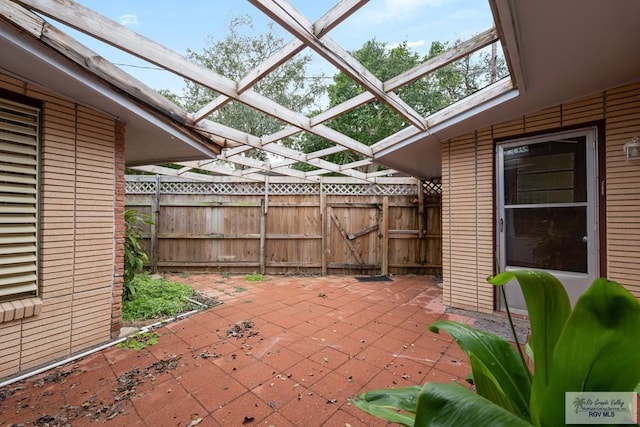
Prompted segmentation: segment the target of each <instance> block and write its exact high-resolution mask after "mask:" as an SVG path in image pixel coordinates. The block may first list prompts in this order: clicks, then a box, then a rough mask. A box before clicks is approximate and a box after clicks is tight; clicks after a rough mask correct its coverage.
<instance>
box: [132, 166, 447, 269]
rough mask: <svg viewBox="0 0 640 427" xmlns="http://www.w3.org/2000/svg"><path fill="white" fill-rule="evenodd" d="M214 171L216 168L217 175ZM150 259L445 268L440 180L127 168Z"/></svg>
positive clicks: (188, 265)
mask: <svg viewBox="0 0 640 427" xmlns="http://www.w3.org/2000/svg"><path fill="white" fill-rule="evenodd" d="M212 178H213V177H212ZM126 205H127V209H135V210H138V211H139V212H141V213H144V214H148V215H150V216H151V218H152V220H153V225H152V226H150V227H148V229H147V230H146V233H145V235H144V244H145V247H146V249H147V253H148V254H149V259H150V264H151V268H152V269H153V270H156V269H159V270H162V271H220V272H230V273H243V274H245V273H252V272H261V273H263V274H285V273H295V274H323V275H327V274H362V275H375V274H409V273H415V274H440V273H441V271H442V235H441V213H440V210H441V201H440V184H439V182H433V181H432V182H428V183H423V182H419V181H417V180H413V179H407V180H405V181H404V182H403V183H400V184H398V183H394V184H375V185H372V184H354V183H340V182H323V183H301V182H278V181H276V182H269V183H262V182H239V181H236V182H234V181H231V180H230V179H229V178H224V179H222V178H221V179H220V182H215V181H213V182H202V181H190V180H184V179H176V178H173V177H164V176H162V177H161V176H140V175H131V176H127V198H126Z"/></svg>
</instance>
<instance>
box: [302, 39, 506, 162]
mask: <svg viewBox="0 0 640 427" xmlns="http://www.w3.org/2000/svg"><path fill="white" fill-rule="evenodd" d="M457 43H459V42H456V44H457ZM449 48H450V46H449V44H448V43H442V42H438V41H436V42H433V43H432V44H431V47H430V49H429V52H428V54H427V55H425V56H424V57H420V55H419V54H418V53H417V52H415V51H412V50H411V49H410V48H409V47H408V45H407V43H403V44H400V45H398V46H396V47H392V48H391V47H389V46H388V45H387V44H385V43H382V42H379V41H377V40H375V39H373V40H370V41H367V42H366V43H365V44H364V46H363V47H362V48H360V49H358V50H356V51H354V52H352V53H351V55H352V56H353V57H354V58H355V59H357V60H358V61H359V62H360V63H361V64H362V65H363V66H364V67H365V68H367V69H368V70H369V71H370V72H372V73H373V74H374V75H375V76H376V77H377V78H378V79H380V80H381V81H386V80H388V79H390V78H392V77H395V76H397V75H398V74H401V73H403V72H405V71H408V70H410V69H411V68H413V67H415V66H416V65H418V64H420V63H422V62H424V61H426V60H428V59H430V58H433V57H435V56H437V55H439V54H441V53H443V52H445V51H446V50H448V49H449ZM491 59H492V57H491V54H476V55H472V56H468V57H466V58H464V59H462V60H460V61H457V62H455V63H453V64H450V65H448V66H446V67H443V68H441V69H439V70H437V71H436V72H434V73H432V74H430V75H428V76H426V77H424V78H422V79H419V80H417V81H416V82H413V83H411V84H409V85H406V86H403V87H402V88H400V89H398V90H397V91H396V93H397V94H398V95H399V96H400V98H402V99H403V100H404V101H405V102H406V103H407V104H408V105H410V106H411V107H412V108H414V109H415V110H416V111H417V112H418V113H420V114H421V115H423V116H427V115H429V114H432V113H434V112H436V111H438V110H440V109H442V108H444V107H446V106H447V105H450V104H452V103H453V102H456V101H458V100H460V99H462V98H463V97H465V96H467V95H469V94H471V93H473V92H475V91H477V90H479V89H480V88H482V87H484V86H486V84H487V83H488V82H489V81H490V80H492V77H491V76H492V72H491V71H492V69H491V66H492V64H493V63H494V62H492V60H491ZM495 63H496V66H495V68H496V75H500V76H502V75H506V67H505V66H504V61H497V62H495ZM327 91H328V95H329V106H330V107H333V106H336V105H338V104H341V103H342V102H344V101H347V100H348V99H351V98H353V97H354V96H356V95H358V94H359V93H361V92H362V91H363V89H362V87H360V86H359V85H357V84H356V83H355V82H354V81H353V80H351V79H350V78H349V77H347V76H346V75H344V74H343V73H341V72H340V73H338V74H336V75H335V76H334V78H333V84H331V85H329V87H328V88H327ZM326 124H327V125H328V126H330V127H331V128H333V129H335V130H338V131H340V132H342V133H344V134H346V135H348V136H350V137H352V138H354V139H356V140H357V141H360V142H362V143H363V144H366V145H372V144H374V143H376V142H378V141H380V140H382V139H384V138H386V137H388V136H390V135H393V134H394V133H396V132H398V131H399V130H401V129H402V128H403V127H405V126H406V125H407V123H406V122H405V121H404V119H403V118H402V117H401V116H400V115H398V114H397V113H396V112H395V111H393V110H392V109H391V108H389V107H388V106H386V105H385V104H382V103H381V102H380V101H378V100H375V101H372V102H369V103H368V104H365V105H363V106H361V107H359V108H357V109H354V110H352V111H349V112H348V113H345V114H343V115H342V116H340V117H337V118H335V119H333V120H330V121H328V122H327V123H326ZM331 145H332V144H331V143H329V142H328V141H326V140H324V139H322V138H320V137H318V136H315V135H308V134H305V135H303V137H302V138H301V139H300V140H299V147H298V148H300V149H301V150H303V151H304V152H306V153H310V152H314V151H317V150H321V149H324V148H328V147H330V146H331ZM360 159H362V156H361V155H359V154H357V153H353V152H350V151H343V152H340V153H336V154H332V155H329V156H327V157H326V160H329V161H331V162H334V163H338V164H345V163H349V162H353V161H356V160H360ZM375 167H376V166H375V165H371V166H370V170H369V171H371V169H372V168H375ZM296 168H298V169H301V170H308V169H309V167H308V166H307V165H303V164H298V165H296Z"/></svg>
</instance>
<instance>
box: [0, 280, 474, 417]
mask: <svg viewBox="0 0 640 427" xmlns="http://www.w3.org/2000/svg"><path fill="white" fill-rule="evenodd" d="M169 279H171V280H179V281H182V282H186V283H190V284H192V285H193V286H194V287H195V288H196V289H197V290H200V291H202V292H204V293H206V294H207V295H210V296H215V297H218V298H220V299H222V300H223V301H224V304H222V305H219V306H216V307H213V308H210V309H208V310H205V311H203V312H200V313H198V314H195V315H193V316H191V317H189V318H186V319H182V320H179V321H176V322H173V323H169V324H167V325H165V326H163V327H161V328H159V329H157V330H156V332H157V333H159V335H160V338H159V342H158V344H156V345H153V346H149V347H146V348H145V349H143V350H140V351H137V352H136V351H133V350H125V349H121V348H116V347H110V348H108V349H105V350H102V351H99V352H97V353H94V354H92V355H90V356H87V357H85V358H83V359H79V360H77V361H75V362H73V363H69V364H67V365H64V366H62V367H59V368H56V369H54V370H51V371H47V372H44V373H42V374H39V375H37V376H34V377H31V378H28V379H26V380H23V381H20V382H17V383H14V384H11V385H9V386H6V387H4V388H3V389H0V425H2V426H6V425H12V424H16V425H25V426H32V425H39V426H45V425H48V426H64V425H73V426H83V425H93V424H94V423H95V422H96V421H99V422H104V421H106V423H107V424H108V425H112V426H120V425H123V426H124V425H126V426H196V425H197V426H242V425H245V426H246V425H256V426H257V425H266V426H323V425H326V426H339V427H342V426H364V425H366V426H375V425H386V423H385V422H382V421H379V420H377V419H375V418H373V417H370V416H369V415H367V414H364V413H362V412H360V411H359V410H357V409H355V408H354V407H352V406H351V405H350V404H349V402H348V398H349V397H352V396H354V395H356V394H358V393H360V392H363V391H366V390H371V389H376V388H384V387H402V386H407V385H411V384H422V383H424V382H426V381H437V382H449V381H459V382H461V383H464V377H465V376H466V375H467V373H468V372H469V368H468V365H467V363H466V360H467V359H466V357H465V356H464V354H463V353H462V352H461V350H460V349H459V348H458V347H457V345H456V344H455V343H453V341H452V339H451V338H450V337H449V336H448V335H446V334H441V335H438V334H434V333H431V332H429V331H427V326H428V325H429V324H430V323H431V322H433V321H435V320H437V319H440V318H444V319H455V320H461V321H464V322H467V323H472V322H473V319H471V318H468V317H464V316H462V315H459V314H453V313H443V308H442V302H441V290H440V289H439V288H438V287H437V286H436V284H435V283H434V282H432V281H431V280H430V279H429V278H428V277H425V276H395V277H393V280H392V281H385V282H358V281H357V280H356V279H355V278H353V277H342V276H340V277H338V276H329V277H267V278H266V280H265V281H262V282H248V281H246V280H245V279H244V277H241V276H231V277H223V276H220V275H214V274H202V275H192V276H190V277H188V278H182V277H177V276H175V277H169Z"/></svg>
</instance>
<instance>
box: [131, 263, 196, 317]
mask: <svg viewBox="0 0 640 427" xmlns="http://www.w3.org/2000/svg"><path fill="white" fill-rule="evenodd" d="M131 282H132V285H133V286H134V287H135V289H136V293H135V295H134V296H133V298H132V299H131V300H124V301H123V303H122V318H123V319H124V320H127V321H136V320H143V319H154V318H157V317H161V316H173V315H175V314H177V313H180V312H183V311H185V310H186V309H188V308H189V306H190V305H191V303H190V302H189V301H188V300H187V299H186V298H191V297H192V296H193V293H194V290H193V288H192V287H191V286H189V285H186V284H184V283H178V282H171V281H168V280H166V279H164V278H160V279H154V278H153V277H151V276H150V275H149V274H146V273H143V274H139V275H136V276H135V277H134V278H133V279H132V280H131Z"/></svg>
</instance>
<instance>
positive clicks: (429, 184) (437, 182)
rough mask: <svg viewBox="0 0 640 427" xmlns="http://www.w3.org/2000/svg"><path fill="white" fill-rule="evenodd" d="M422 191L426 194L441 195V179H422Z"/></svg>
mask: <svg viewBox="0 0 640 427" xmlns="http://www.w3.org/2000/svg"><path fill="white" fill-rule="evenodd" d="M422 191H424V194H425V195H427V196H441V195H442V179H440V178H434V179H432V180H430V181H424V182H423V183H422Z"/></svg>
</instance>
